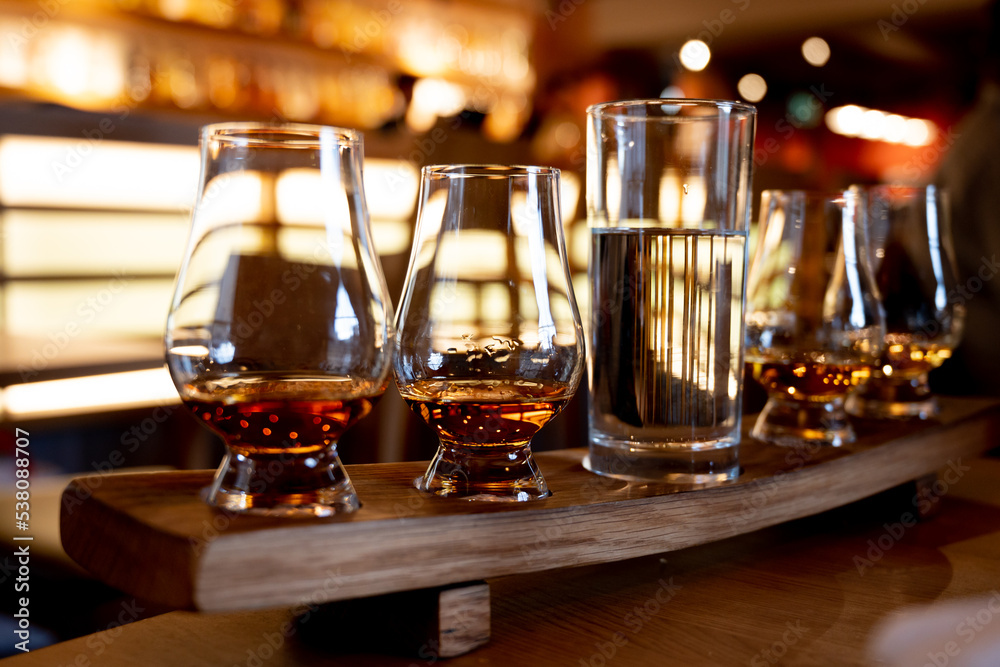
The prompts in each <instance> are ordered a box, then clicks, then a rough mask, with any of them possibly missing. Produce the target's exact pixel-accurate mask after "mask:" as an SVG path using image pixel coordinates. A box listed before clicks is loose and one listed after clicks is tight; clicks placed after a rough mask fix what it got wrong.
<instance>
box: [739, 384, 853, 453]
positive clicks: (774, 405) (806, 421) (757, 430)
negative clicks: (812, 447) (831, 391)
mask: <svg viewBox="0 0 1000 667" xmlns="http://www.w3.org/2000/svg"><path fill="white" fill-rule="evenodd" d="M750 435H751V437H753V438H755V439H757V440H762V441H764V442H769V443H771V444H775V445H784V446H790V447H794V446H797V445H802V444H805V443H808V444H819V445H829V446H831V447H840V446H841V445H845V444H847V443H850V442H854V440H855V439H856V435H855V433H854V427H852V426H851V422H850V421H848V418H847V411H846V410H845V409H844V398H843V397H840V398H835V399H833V400H830V401H792V400H788V399H783V398H779V397H777V396H771V397H770V398H769V399H768V400H767V404H766V405H765V406H764V409H763V410H761V412H760V415H759V416H758V417H757V423H756V424H754V426H753V430H751V431H750Z"/></svg>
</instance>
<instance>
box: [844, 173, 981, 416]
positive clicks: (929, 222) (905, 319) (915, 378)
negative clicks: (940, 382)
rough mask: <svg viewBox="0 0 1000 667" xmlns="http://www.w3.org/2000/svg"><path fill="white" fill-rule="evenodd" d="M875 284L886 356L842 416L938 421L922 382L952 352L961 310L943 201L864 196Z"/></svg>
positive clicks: (920, 192) (883, 193) (932, 191)
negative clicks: (881, 309) (882, 316)
mask: <svg viewBox="0 0 1000 667" xmlns="http://www.w3.org/2000/svg"><path fill="white" fill-rule="evenodd" d="M865 206H866V208H867V215H868V220H869V229H870V238H869V244H870V247H871V256H872V263H873V267H874V270H875V281H876V283H877V284H878V287H879V291H880V292H881V294H882V304H883V307H884V308H885V318H886V337H885V349H884V351H883V353H882V357H881V359H880V360H879V363H878V364H877V365H876V367H875V368H874V369H873V373H872V379H871V380H870V381H869V382H867V383H865V385H864V386H863V387H862V388H861V390H860V391H859V392H858V393H857V394H856V395H854V396H852V397H851V399H850V400H849V401H848V406H847V409H848V412H850V413H851V414H854V415H858V416H863V417H874V418H886V417H888V418H906V417H917V418H920V419H928V418H930V417H934V416H935V415H937V413H938V404H937V401H936V400H935V398H934V396H933V395H932V394H931V390H930V386H929V385H928V378H927V374H928V372H929V371H930V370H932V369H934V368H937V367H938V366H940V365H941V364H942V363H943V362H944V360H945V359H948V358H949V357H950V356H951V353H952V350H953V349H954V348H955V346H956V345H958V342H959V339H960V338H961V334H962V324H963V321H964V318H965V306H963V305H962V304H961V303H956V302H955V299H954V298H953V297H954V294H955V289H956V286H957V282H958V279H957V274H956V270H955V253H954V250H953V249H952V243H951V227H950V225H951V223H950V218H949V209H948V200H947V196H946V193H944V192H942V191H941V190H939V189H938V188H936V187H934V186H928V187H925V188H917V187H902V186H891V185H884V186H877V187H872V188H868V189H867V190H866V191H865Z"/></svg>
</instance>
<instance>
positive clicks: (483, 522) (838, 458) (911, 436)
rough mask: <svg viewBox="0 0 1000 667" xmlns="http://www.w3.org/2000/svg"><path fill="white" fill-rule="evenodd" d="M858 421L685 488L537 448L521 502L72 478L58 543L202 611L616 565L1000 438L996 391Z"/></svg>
mask: <svg viewBox="0 0 1000 667" xmlns="http://www.w3.org/2000/svg"><path fill="white" fill-rule="evenodd" d="M746 421H748V422H751V423H752V419H747V420H746ZM750 425H751V424H746V425H745V426H750ZM857 430H858V432H859V439H858V442H856V443H854V444H852V445H850V446H846V447H843V448H839V449H833V448H822V449H820V448H813V449H803V450H795V449H788V448H781V447H774V446H768V445H764V444H762V443H759V442H756V441H753V440H751V439H750V438H749V437H748V436H745V437H744V442H743V445H742V449H741V463H742V466H743V469H744V470H743V473H742V474H741V475H740V477H739V479H738V480H737V481H735V482H732V483H729V484H726V485H724V486H718V487H713V488H706V489H699V490H687V491H684V490H679V489H677V488H673V487H670V486H667V485H663V484H643V483H635V482H623V481H619V480H614V479H608V478H603V477H599V476H597V475H593V474H591V473H589V472H587V471H586V470H584V468H583V467H582V465H581V461H582V459H583V457H584V455H585V454H586V450H585V449H582V448H580V449H567V450H561V451H555V452H543V453H539V454H537V455H536V458H537V461H538V465H539V467H540V468H541V470H542V472H543V474H544V475H545V478H546V480H547V481H548V483H549V487H550V488H551V489H552V492H553V494H552V496H551V497H550V498H547V499H545V500H542V501H536V502H529V503H511V504H506V503H501V504H490V503H474V502H468V501H461V500H447V499H441V498H436V497H428V496H425V495H423V494H421V493H420V492H418V491H417V490H416V489H414V488H413V480H414V479H415V478H416V477H417V476H418V475H419V474H420V473H421V472H422V471H423V469H424V467H425V465H426V464H425V463H422V462H410V463H397V464H374V465H359V466H348V471H349V473H350V475H351V478H352V480H353V481H354V484H355V487H356V489H357V492H358V495H359V497H360V498H361V502H362V507H361V509H360V510H359V511H358V512H356V513H354V514H351V515H347V516H342V517H331V518H326V519H296V520H291V519H285V520H278V519H269V518H261V517H252V516H237V515H233V514H227V513H224V512H220V511H218V510H215V509H212V508H210V507H208V506H206V505H205V504H204V503H203V502H202V501H201V499H200V498H199V490H200V489H202V488H203V487H205V486H207V485H208V483H209V482H210V480H211V476H212V473H211V472H210V471H195V472H161V473H136V474H119V475H106V476H94V477H82V478H78V479H75V480H73V482H72V483H71V484H70V485H69V487H67V489H66V490H65V491H64V493H63V505H62V517H61V528H62V540H63V545H64V547H65V549H66V552H67V553H68V554H69V555H70V556H71V557H72V558H73V559H75V560H76V561H77V562H78V563H80V564H81V565H82V566H84V567H85V568H87V569H88V570H90V571H91V572H92V573H93V574H94V575H96V576H97V577H99V578H100V579H102V580H103V581H105V582H106V583H108V584H110V585H112V586H115V587H118V588H120V589H122V590H124V591H126V592H128V593H130V594H133V595H136V596H140V597H142V598H145V599H148V600H151V601H155V602H159V603H163V604H167V605H172V606H175V607H180V608H195V609H200V610H204V611H223V610H239V609H257V608H266V607H279V606H295V605H302V604H318V603H321V602H327V601H333V600H343V599H351V598H359V597H368V596H373V595H380V594H384V593H390V592H395V591H405V590H413V589H420V588H428V587H433V586H441V585H445V584H452V583H458V582H465V581H471V580H475V579H484V578H488V577H498V576H504V575H511V574H518V573H526V572H534V571H541V570H548V569H554V568H562V567H568V566H577V565H586V564H594V563H605V562H611V561H619V560H625V559H628V558H634V557H637V556H643V555H648V554H654V553H660V552H666V551H674V550H677V549H683V548H686V547H691V546H694V545H698V544H705V543H708V542H713V541H717V540H721V539H724V538H727V537H731V536H734V535H738V534H741V533H747V532H751V531H754V530H758V529H760V528H763V527H766V526H771V525H774V524H778V523H782V522H785V521H789V520H792V519H797V518H800V517H804V516H809V515H812V514H816V513H818V512H823V511H825V510H828V509H831V508H834V507H838V506H841V505H845V504H847V503H851V502H854V501H856V500H859V499H861V498H864V497H866V496H870V495H872V494H875V493H878V492H880V491H883V490H885V489H888V488H891V487H894V486H897V485H900V484H902V483H905V482H907V481H910V480H915V479H918V478H920V477H923V476H925V475H928V474H930V473H933V472H935V471H938V470H942V469H945V470H947V469H949V468H950V469H951V470H952V473H951V474H961V465H962V460H963V459H965V460H968V459H970V458H971V457H973V456H975V455H977V454H979V453H982V452H983V451H986V450H988V449H990V448H992V447H995V446H997V445H1000V400H996V399H944V400H942V415H941V418H940V420H939V421H937V422H929V423H928V422H925V423H920V422H916V423H913V422H861V423H858V424H857ZM930 492H933V490H931V491H930ZM914 505H916V503H914ZM909 509H910V510H911V511H912V512H913V513H914V515H915V514H916V513H917V509H916V507H915V506H913V507H910V508H909ZM902 511H906V510H905V509H903V510H901V512H902Z"/></svg>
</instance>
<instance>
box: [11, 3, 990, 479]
mask: <svg viewBox="0 0 1000 667" xmlns="http://www.w3.org/2000/svg"><path fill="white" fill-rule="evenodd" d="M988 12H989V8H988V7H987V6H986V5H985V4H984V3H983V2H982V0H957V1H954V2H949V3H936V2H927V3H919V2H916V0H908V1H906V2H901V3H871V2H867V1H862V0H855V1H852V2H836V3H835V2H820V3H807V4H801V3H796V2H792V1H791V0H724V1H723V0H715V1H713V2H708V3H699V4H697V6H696V5H694V4H692V3H682V2H679V1H669V2H660V1H658V0H560V1H558V2H556V1H555V0H549V1H543V0H489V1H485V2H483V1H480V2H473V1H471V0H468V1H464V0H448V1H446V0H418V1H407V2H405V3H404V2H402V1H401V0H328V1H322V0H200V1H197V2H196V1H195V0H45V1H41V0H39V1H11V0H6V1H3V2H0V313H2V315H0V317H2V319H0V384H2V386H3V390H2V410H3V413H2V414H3V420H4V422H5V423H9V424H14V423H17V424H31V425H32V426H33V428H35V432H36V433H38V436H37V437H44V440H43V441H39V442H40V445H42V446H39V447H38V449H37V450H36V452H37V455H38V456H39V458H38V459H36V461H35V464H36V465H42V466H46V467H50V468H51V470H52V471H54V472H77V471H82V470H87V469H93V468H94V466H95V462H96V463H99V462H100V461H103V460H106V459H107V457H108V455H109V452H110V451H112V450H114V449H115V448H120V447H121V446H122V444H123V443H124V442H125V441H126V440H129V439H130V434H132V429H133V428H134V427H135V426H136V424H139V425H140V434H139V436H141V440H142V447H139V448H136V449H135V451H130V452H129V456H128V457H127V460H126V461H125V462H124V465H138V464H163V465H171V466H180V467H194V466H213V465H214V464H215V461H216V460H217V457H218V455H219V452H220V450H219V449H218V445H217V444H216V443H214V441H213V440H212V439H211V438H210V437H208V436H207V434H206V433H202V432H200V431H199V430H198V429H197V428H194V426H193V420H192V423H188V420H187V417H186V416H184V415H180V414H179V413H177V414H175V413H174V410H173V408H174V407H175V406H176V405H177V401H176V396H175V395H174V392H173V389H172V387H171V386H170V384H169V382H168V381H167V380H166V378H165V374H164V373H163V372H161V371H158V370H156V369H158V368H159V367H160V365H161V360H162V348H161V343H160V337H161V335H162V331H163V325H164V320H165V315H166V312H167V304H168V299H169V294H170V290H171V285H172V280H173V276H174V273H175V271H176V269H177V266H178V264H179V261H180V257H181V254H182V251H183V244H184V241H185V238H186V233H187V226H188V207H189V206H190V205H191V202H192V201H193V192H194V184H195V182H196V179H197V151H196V147H195V145H196V141H197V128H198V127H199V126H200V125H202V124H205V123H209V122H216V121H222V120H237V119H240V120H250V119H258V120H287V121H300V122H311V123H324V124H333V125H341V126H348V127H354V128H357V129H360V130H363V131H364V132H365V140H366V153H367V158H366V169H365V179H366V187H367V194H368V200H369V204H370V207H371V211H372V216H373V224H374V228H375V234H376V239H377V246H378V249H379V252H380V254H381V257H382V261H383V264H384V268H385V271H386V275H387V279H388V281H389V284H390V290H391V292H392V294H393V295H394V296H398V294H399V291H400V288H401V286H402V280H403V272H404V271H405V265H406V260H407V253H408V250H409V245H410V235H411V232H412V227H413V219H414V216H415V211H414V208H415V201H416V191H417V182H418V176H419V168H420V167H421V166H422V165H425V164H432V163H441V162H498V163H533V164H545V165H553V166H557V167H561V168H562V169H563V170H564V191H563V199H564V201H563V208H564V218H565V220H564V222H565V225H566V231H567V243H568V247H569V251H570V258H571V262H572V266H573V270H574V272H575V273H576V275H577V281H576V282H577V286H578V290H577V296H578V298H579V299H580V300H581V302H583V301H584V300H585V297H586V292H587V290H586V289H584V287H585V272H586V257H587V243H588V237H587V232H586V224H585V220H584V217H585V215H584V211H583V204H582V198H583V183H584V173H583V172H584V166H585V157H586V156H585V148H584V138H585V129H584V118H585V116H584V114H585V109H586V107H587V106H588V105H589V104H592V103H596V102H601V101H606V100H610V99H621V98H630V97H657V96H660V95H664V96H685V97H704V98H724V99H742V100H745V101H749V102H753V103H755V104H757V105H758V108H759V117H758V129H757V139H756V150H755V154H754V161H755V164H756V168H757V172H756V178H755V189H756V190H757V191H758V192H759V190H760V189H763V188H768V187H826V188H828V187H838V186H843V185H846V184H848V183H852V182H873V181H902V182H925V181H927V180H928V179H929V178H930V177H931V175H932V174H933V173H934V170H935V169H936V167H937V165H938V164H939V163H940V161H941V159H942V157H943V156H944V155H945V154H946V153H947V149H948V147H949V146H950V144H951V142H953V141H954V131H953V126H954V125H955V123H956V122H957V121H958V119H959V118H961V116H962V115H963V113H964V112H965V111H966V110H967V109H968V107H969V106H970V104H971V103H972V100H973V98H974V94H975V90H976V84H977V79H978V74H979V73H978V70H977V62H978V59H979V58H980V53H979V51H980V50H981V49H982V48H983V44H984V42H985V31H986V26H987V24H988ZM756 200H757V195H756V194H755V196H754V201H756ZM581 305H582V306H584V307H585V306H586V304H585V303H581ZM471 307H472V306H471V305H470V308H471ZM140 371H142V372H140ZM390 394H392V392H390ZM576 403H577V404H578V405H579V404H582V403H583V401H582V399H581V400H579V401H576ZM154 410H156V412H153V411H154ZM150 418H152V419H154V426H155V428H153V427H147V430H149V431H150V432H149V433H146V432H144V431H142V428H141V425H142V424H144V423H148V422H146V420H148V419H150ZM561 421H562V424H561V428H552V429H548V430H546V431H545V432H543V434H542V435H543V437H545V438H546V440H545V441H544V442H541V443H539V445H538V447H539V448H546V447H555V446H566V445H576V446H579V445H583V444H584V442H585V441H584V438H585V423H584V418H583V415H582V410H580V409H573V410H570V411H569V414H567V415H565V417H564V418H562V420H561ZM5 437H6V436H5ZM431 444H432V443H430V442H429V438H428V436H427V434H426V432H424V431H423V430H422V428H421V427H420V426H419V425H418V424H417V422H416V421H415V420H412V419H411V418H410V416H409V413H408V411H406V410H405V408H403V406H402V403H401V402H400V401H399V400H398V397H396V396H394V395H390V396H387V398H386V400H385V401H383V405H382V406H381V408H380V414H378V415H376V418H375V419H371V420H367V421H366V422H364V423H362V424H361V425H359V426H358V427H357V428H356V429H355V431H354V432H353V433H351V434H349V436H348V438H347V441H346V442H345V443H344V446H343V448H342V449H343V456H344V458H345V459H346V460H347V461H349V462H361V461H375V460H396V459H402V458H424V457H427V456H429V455H430V452H431ZM10 445H11V443H10V442H5V447H6V446H10Z"/></svg>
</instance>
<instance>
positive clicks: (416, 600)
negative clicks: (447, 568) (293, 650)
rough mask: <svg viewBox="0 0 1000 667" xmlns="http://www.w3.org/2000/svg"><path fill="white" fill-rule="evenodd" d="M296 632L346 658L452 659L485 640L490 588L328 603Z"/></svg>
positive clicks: (468, 585) (459, 588) (483, 584)
mask: <svg viewBox="0 0 1000 667" xmlns="http://www.w3.org/2000/svg"><path fill="white" fill-rule="evenodd" d="M299 627H300V630H301V632H300V637H301V638H302V641H303V642H305V643H306V644H316V645H319V646H321V647H324V646H325V647H329V646H330V645H334V646H336V647H337V648H338V650H341V651H343V652H346V653H350V652H357V653H391V654H396V655H405V656H408V657H412V658H416V659H418V660H433V661H436V660H438V659H440V658H453V657H455V656H458V655H462V654H464V653H468V652H469V651H471V650H473V649H475V648H478V647H480V646H482V645H483V644H485V643H486V642H488V641H489V639H490V587H489V585H488V584H487V583H486V582H485V581H479V582H471V583H465V584H456V585H453V586H442V587H438V588H427V589H422V590H418V591H405V592H401V593H390V594H388V595H377V596H374V597H369V598H361V599H359V600H344V601H341V602H331V603H328V604H325V605H323V606H321V607H320V608H319V609H317V610H316V611H313V612H311V613H310V615H309V617H308V620H307V621H306V622H303V623H301V624H300V626H299Z"/></svg>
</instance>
